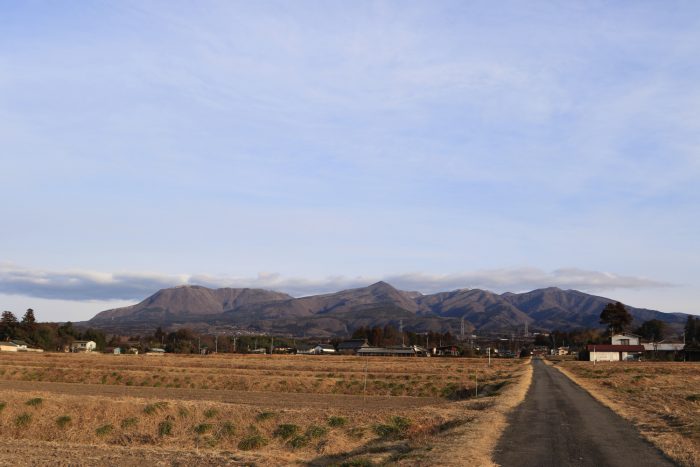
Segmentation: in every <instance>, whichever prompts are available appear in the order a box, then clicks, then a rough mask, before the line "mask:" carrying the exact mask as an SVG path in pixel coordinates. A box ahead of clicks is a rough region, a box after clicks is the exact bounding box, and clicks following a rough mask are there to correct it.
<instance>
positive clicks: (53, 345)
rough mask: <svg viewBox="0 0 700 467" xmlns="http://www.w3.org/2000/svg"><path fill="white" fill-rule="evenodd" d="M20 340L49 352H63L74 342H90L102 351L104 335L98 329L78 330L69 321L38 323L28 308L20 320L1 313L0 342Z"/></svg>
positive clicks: (9, 314) (11, 315)
mask: <svg viewBox="0 0 700 467" xmlns="http://www.w3.org/2000/svg"><path fill="white" fill-rule="evenodd" d="M11 339H13V340H22V341H25V342H26V343H27V344H29V345H30V346H32V347H38V348H41V349H44V350H50V351H63V350H64V349H65V348H67V347H70V345H71V344H72V343H73V342H74V341H76V340H91V341H94V342H95V343H96V344H97V348H98V350H103V349H104V348H105V344H106V339H107V338H106V335H105V333H104V332H103V331H100V330H99V329H93V328H87V329H78V328H75V327H74V326H73V324H72V323H71V322H70V321H69V322H67V323H63V324H58V323H39V322H37V320H36V318H35V317H34V310H32V309H31V308H29V309H28V310H27V311H26V312H25V313H24V315H23V316H22V319H21V320H18V319H17V317H16V316H15V314H14V313H12V312H11V311H3V312H2V317H1V318H0V340H3V341H6V340H11Z"/></svg>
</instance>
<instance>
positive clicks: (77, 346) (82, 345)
mask: <svg viewBox="0 0 700 467" xmlns="http://www.w3.org/2000/svg"><path fill="white" fill-rule="evenodd" d="M96 348H97V344H96V343H95V341H74V342H73V343H72V344H71V345H70V351H71V352H92V351H94V350H95V349H96Z"/></svg>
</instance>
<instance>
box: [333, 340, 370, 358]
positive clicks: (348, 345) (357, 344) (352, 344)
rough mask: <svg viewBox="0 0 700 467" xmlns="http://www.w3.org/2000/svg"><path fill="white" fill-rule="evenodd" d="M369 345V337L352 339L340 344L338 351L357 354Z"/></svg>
mask: <svg viewBox="0 0 700 467" xmlns="http://www.w3.org/2000/svg"><path fill="white" fill-rule="evenodd" d="M367 347H369V344H368V343H367V339H350V340H347V341H343V342H341V343H340V344H338V353H342V354H345V355H356V354H357V351H358V350H360V349H363V348H367Z"/></svg>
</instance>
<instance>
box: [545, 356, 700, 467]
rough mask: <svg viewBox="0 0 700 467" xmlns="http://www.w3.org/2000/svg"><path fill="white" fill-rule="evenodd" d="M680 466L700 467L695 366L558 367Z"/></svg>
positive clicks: (699, 376)
mask: <svg viewBox="0 0 700 467" xmlns="http://www.w3.org/2000/svg"><path fill="white" fill-rule="evenodd" d="M556 366H557V367H558V368H559V369H561V370H563V371H564V372H565V373H566V374H567V375H568V376H569V377H571V378H572V379H573V380H574V381H576V382H577V383H578V384H579V385H581V386H583V387H584V388H585V389H586V390H588V391H589V392H590V393H591V394H592V395H593V396H594V397H596V398H597V399H598V400H600V401H601V402H603V403H604V404H605V405H607V406H608V407H610V408H611V409H613V410H614V411H615V412H617V413H619V414H620V415H621V416H622V417H624V418H626V419H628V420H630V421H631V422H632V423H634V425H635V426H636V427H637V428H638V429H639V431H640V432H641V433H642V435H643V436H644V437H646V438H647V439H648V440H649V441H651V442H652V443H653V444H655V445H656V446H658V447H659V448H660V449H661V450H662V451H664V452H665V453H666V454H667V455H668V456H669V457H671V458H672V459H674V460H675V461H676V462H678V463H679V464H680V465H686V466H693V467H698V466H700V363H672V362H612V363H597V364H596V365H595V366H594V365H593V364H592V363H591V362H574V361H565V362H558V363H557V364H556Z"/></svg>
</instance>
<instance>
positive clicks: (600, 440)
mask: <svg viewBox="0 0 700 467" xmlns="http://www.w3.org/2000/svg"><path fill="white" fill-rule="evenodd" d="M532 364H533V365H534V373H533V380H532V385H531V386H530V389H529V391H528V393H527V396H526V397H525V400H524V401H523V403H522V404H521V405H520V406H518V407H517V408H516V409H515V410H514V411H513V413H512V414H511V415H510V417H509V419H508V422H509V426H508V428H507V429H506V431H505V432H504V433H503V436H502V437H501V440H500V441H499V443H498V445H497V447H496V454H495V461H496V463H498V464H499V465H501V466H504V467H530V466H532V467H534V466H537V467H540V466H543V467H549V466H551V467H561V466H591V467H593V466H595V467H603V466H619V467H624V466H630V467H644V466H654V467H664V466H673V465H675V464H674V463H673V462H671V461H670V460H668V459H667V458H666V457H665V456H664V455H663V454H662V453H661V452H660V451H658V450H657V449H656V448H654V447H653V446H652V445H651V444H649V443H647V442H646V441H644V440H643V439H642V438H641V437H640V435H639V434H638V433H637V432H636V431H635V429H634V428H633V427H632V425H630V423H629V422H627V421H625V420H624V419H622V418H621V417H620V416H618V415H617V414H615V413H614V412H613V411H611V410H610V409H608V408H607V407H605V406H603V405H602V404H600V403H599V402H598V401H596V400H595V399H594V398H593V397H591V396H590V395H589V394H588V393H587V392H586V391H584V390H583V389H581V388H580V387H579V386H578V385H576V384H575V383H574V382H572V381H571V380H570V379H569V378H567V377H566V376H565V375H564V374H562V373H561V372H560V371H559V370H557V369H555V368H552V367H550V366H548V365H546V364H545V363H544V362H542V361H541V360H539V359H534V360H533V363H532Z"/></svg>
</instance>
